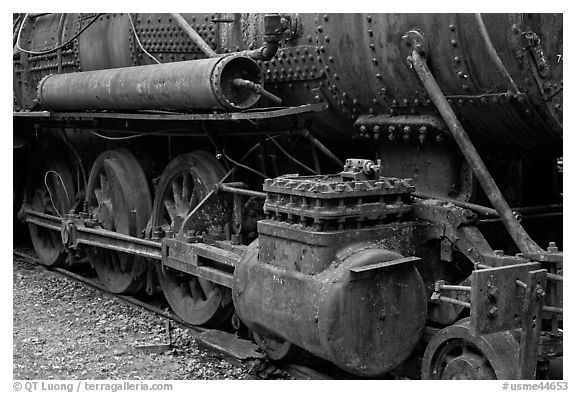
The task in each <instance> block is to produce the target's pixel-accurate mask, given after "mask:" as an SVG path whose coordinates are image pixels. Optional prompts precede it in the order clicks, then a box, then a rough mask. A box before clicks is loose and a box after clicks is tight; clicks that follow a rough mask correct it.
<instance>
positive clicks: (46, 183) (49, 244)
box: [28, 155, 75, 266]
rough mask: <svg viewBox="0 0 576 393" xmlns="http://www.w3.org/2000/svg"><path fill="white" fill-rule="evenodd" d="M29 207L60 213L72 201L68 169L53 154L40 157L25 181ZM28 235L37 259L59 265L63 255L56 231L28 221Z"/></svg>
mask: <svg viewBox="0 0 576 393" xmlns="http://www.w3.org/2000/svg"><path fill="white" fill-rule="evenodd" d="M28 190H29V191H30V193H31V195H30V196H29V198H30V199H29V201H30V206H31V208H32V210H34V211H37V212H40V213H45V214H49V215H52V216H57V217H64V216H65V215H66V214H67V213H68V212H69V210H70V208H71V207H72V205H73V202H74V198H75V192H74V180H73V176H72V170H71V169H70V166H69V165H68V163H67V162H66V161H65V160H64V159H63V158H59V157H58V156H55V155H48V156H47V157H44V158H42V159H40V160H38V164H37V166H36V168H35V169H34V171H33V175H32V177H31V179H30V181H29V183H28ZM28 229H29V231H30V238H31V240H32V245H33V246H34V250H35V251H36V255H37V256H38V259H40V261H41V262H42V263H43V264H45V265H47V266H57V265H60V264H61V263H62V262H63V261H64V260H65V257H66V249H65V247H64V245H63V244H62V240H61V237H60V232H59V231H54V230H51V229H47V228H43V227H40V226H37V225H35V224H29V225H28Z"/></svg>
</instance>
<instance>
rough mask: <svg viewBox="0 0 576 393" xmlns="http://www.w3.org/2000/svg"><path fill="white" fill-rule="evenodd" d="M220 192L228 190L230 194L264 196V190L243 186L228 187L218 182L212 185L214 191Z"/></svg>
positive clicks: (252, 196) (253, 196)
mask: <svg viewBox="0 0 576 393" xmlns="http://www.w3.org/2000/svg"><path fill="white" fill-rule="evenodd" d="M220 192H228V193H230V194H238V195H244V196H247V197H251V198H264V199H265V198H266V193H265V192H259V191H253V190H245V189H243V188H236V187H230V186H229V185H227V184H225V183H218V184H215V185H214V193H215V194H218V193H220Z"/></svg>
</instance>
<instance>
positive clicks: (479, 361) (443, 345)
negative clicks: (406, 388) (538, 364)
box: [422, 318, 519, 380]
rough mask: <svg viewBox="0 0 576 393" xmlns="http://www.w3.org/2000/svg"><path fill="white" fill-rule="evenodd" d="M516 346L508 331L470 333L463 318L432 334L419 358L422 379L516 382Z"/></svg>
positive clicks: (517, 353) (517, 354)
mask: <svg viewBox="0 0 576 393" xmlns="http://www.w3.org/2000/svg"><path fill="white" fill-rule="evenodd" d="M518 359H519V344H518V341H517V339H516V337H514V335H513V334H512V333H511V332H510V331H505V332H499V333H494V334H489V335H483V336H473V335H471V334H470V323H469V320H468V318H465V319H463V320H461V321H459V322H458V323H456V324H454V325H452V326H449V327H447V328H444V329H442V330H440V331H439V332H438V333H436V334H435V335H434V336H433V337H432V339H431V340H430V343H429V344H428V346H427V347H426V352H425V353H424V358H423V359H422V379H504V380H510V379H516V378H517V374H516V370H517V369H518V364H519V363H518V362H519V360H518Z"/></svg>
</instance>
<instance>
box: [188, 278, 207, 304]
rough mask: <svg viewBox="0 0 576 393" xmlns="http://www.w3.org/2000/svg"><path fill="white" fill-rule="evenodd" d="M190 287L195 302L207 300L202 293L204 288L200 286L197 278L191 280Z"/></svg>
mask: <svg viewBox="0 0 576 393" xmlns="http://www.w3.org/2000/svg"><path fill="white" fill-rule="evenodd" d="M188 286H189V287H190V294H191V295H192V298H193V299H194V301H195V302H199V301H202V300H204V299H205V298H206V297H205V296H204V293H203V292H202V288H200V286H199V285H198V280H197V279H196V278H190V280H189V281H188Z"/></svg>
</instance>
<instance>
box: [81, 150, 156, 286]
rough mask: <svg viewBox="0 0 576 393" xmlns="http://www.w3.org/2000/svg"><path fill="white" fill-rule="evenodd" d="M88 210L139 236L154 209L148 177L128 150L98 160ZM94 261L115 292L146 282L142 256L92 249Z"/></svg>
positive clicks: (111, 226)
mask: <svg viewBox="0 0 576 393" xmlns="http://www.w3.org/2000/svg"><path fill="white" fill-rule="evenodd" d="M86 195H87V197H86V200H87V202H88V210H89V212H90V213H91V214H92V215H93V217H94V218H95V219H96V220H98V221H99V223H100V225H101V226H102V227H103V228H104V229H107V230H109V231H114V232H118V233H122V234H125V235H130V236H136V237H138V236H139V235H140V233H141V231H142V230H143V229H144V227H145V226H146V222H147V220H148V217H149V216H150V211H151V206H150V205H151V202H150V200H151V197H150V190H149V188H148V184H147V182H146V177H145V175H144V172H143V170H142V168H141V167H140V165H139V164H138V162H137V160H136V159H135V158H134V156H132V155H131V154H130V153H129V152H128V151H126V150H112V151H107V152H104V153H102V154H101V155H100V156H99V157H98V158H97V159H96V161H95V162H94V165H93V167H92V171H91V172H90V179H89V181H88V189H87V192H86ZM88 258H89V260H90V263H91V264H92V266H93V267H94V269H95V270H96V273H97V274H98V277H99V278H100V280H101V281H102V283H103V284H104V285H105V286H106V288H108V289H109V290H110V291H112V292H114V293H122V294H133V293H136V292H138V291H140V290H141V289H142V288H143V286H144V284H145V283H146V279H145V273H146V264H145V262H144V260H143V259H142V258H141V257H138V256H135V255H131V254H127V253H123V252H119V251H112V250H105V249H98V248H91V249H90V250H89V252H88Z"/></svg>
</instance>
